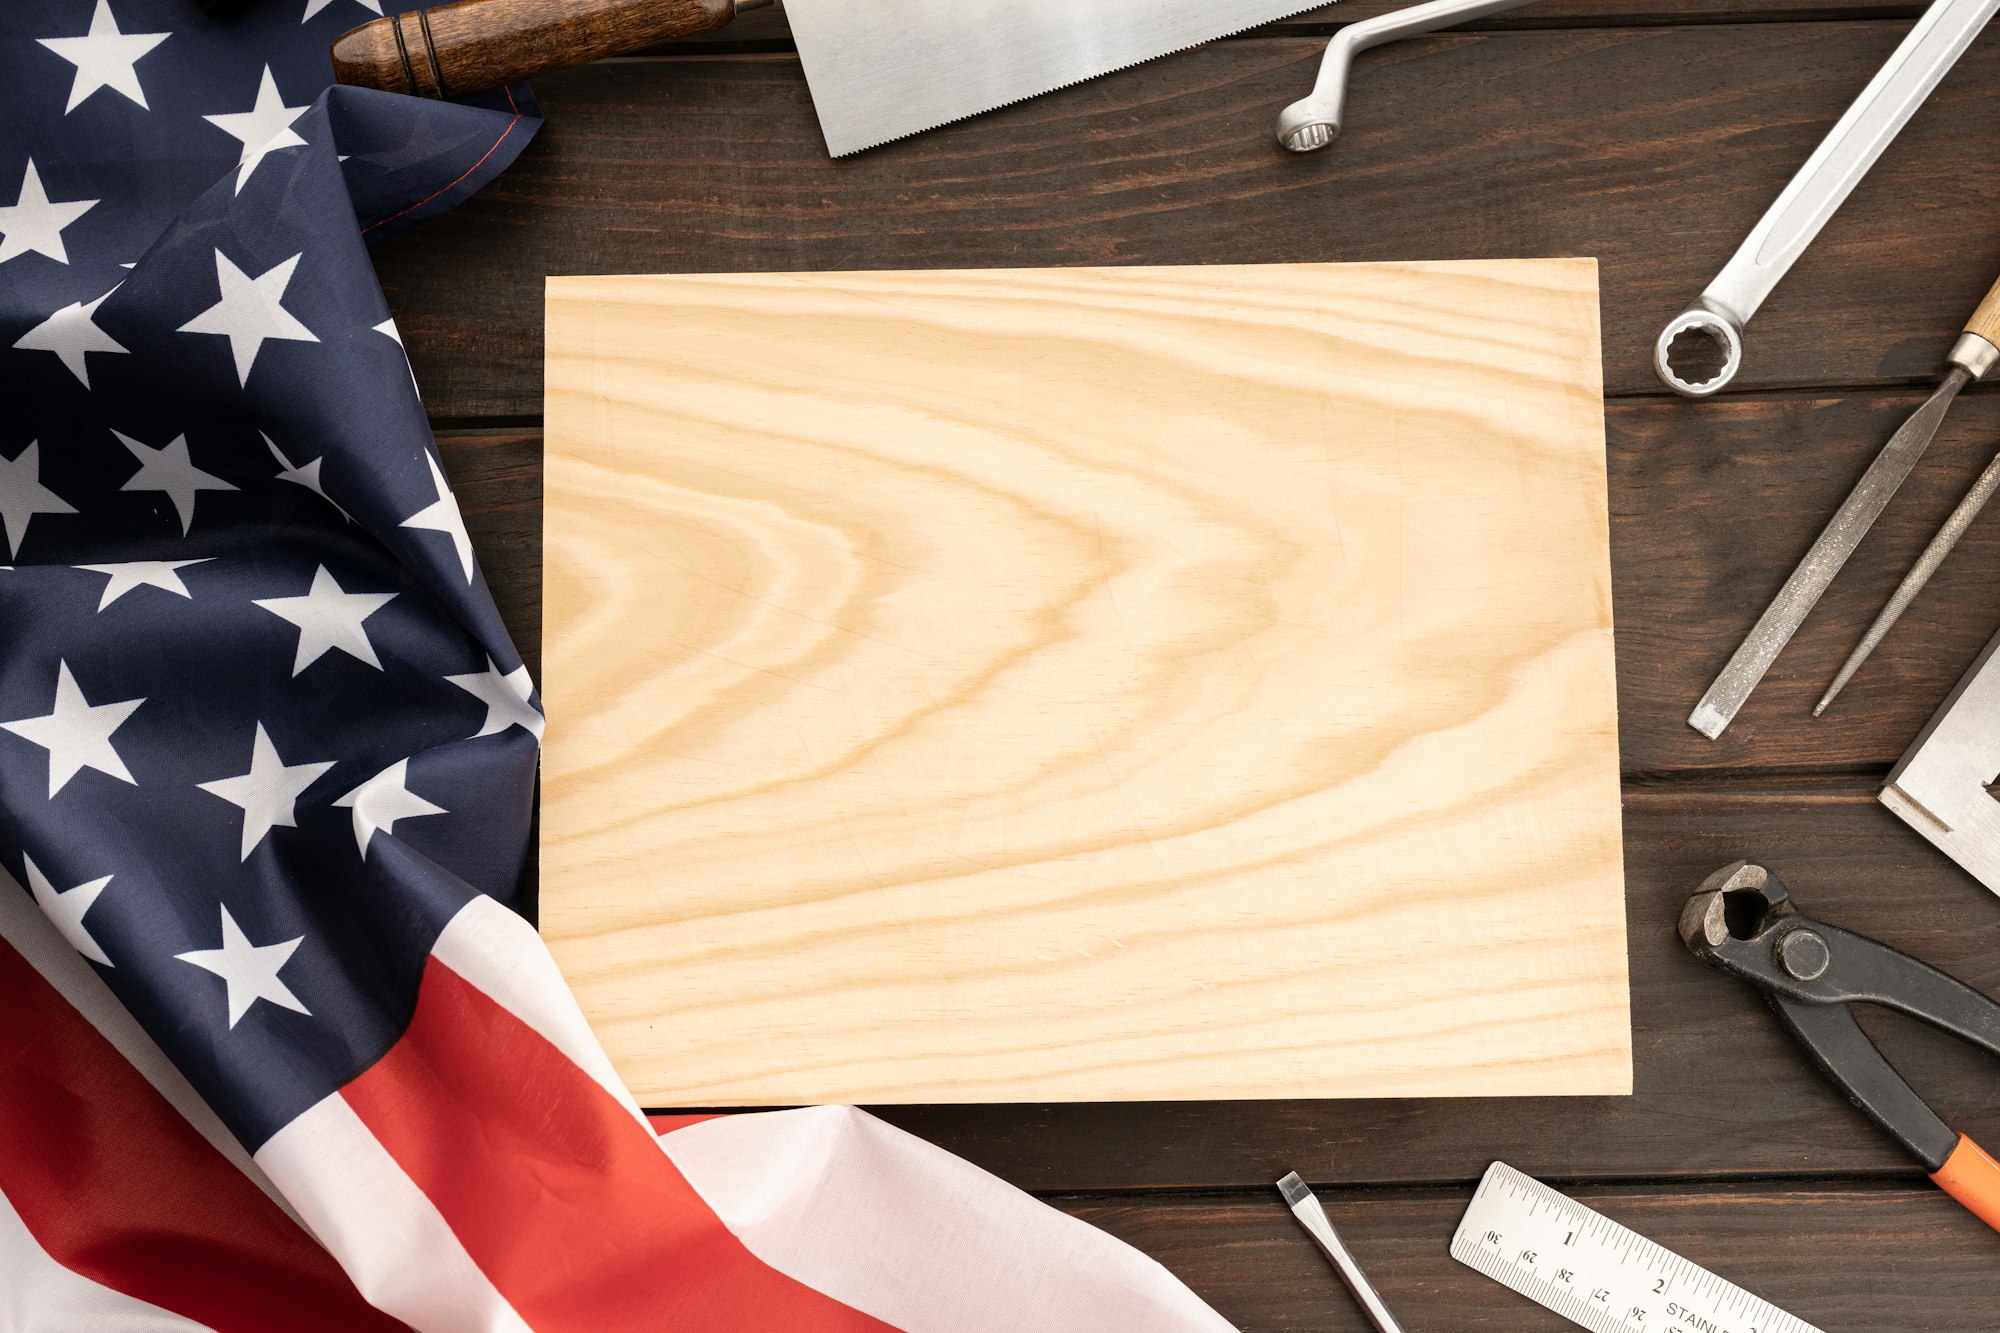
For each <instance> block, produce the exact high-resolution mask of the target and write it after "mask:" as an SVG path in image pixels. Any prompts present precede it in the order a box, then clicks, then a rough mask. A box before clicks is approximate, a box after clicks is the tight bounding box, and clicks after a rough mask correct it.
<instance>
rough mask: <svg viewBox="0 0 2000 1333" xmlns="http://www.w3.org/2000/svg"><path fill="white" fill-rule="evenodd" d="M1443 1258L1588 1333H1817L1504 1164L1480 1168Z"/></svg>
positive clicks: (1736, 1287)
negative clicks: (1481, 1175)
mask: <svg viewBox="0 0 2000 1333" xmlns="http://www.w3.org/2000/svg"><path fill="white" fill-rule="evenodd" d="M1451 1257H1452V1258H1454V1259H1456V1260H1458V1261H1459V1262H1460V1263H1462V1264H1465V1265H1467V1266H1468V1267H1471V1268H1475V1269H1477V1270H1478V1271H1479V1272H1481V1273H1484V1274H1485V1275H1486V1276H1487V1277H1490V1278H1492V1279H1493V1280H1494V1281H1496V1282H1499V1283H1502V1284H1504V1285H1506V1286H1509V1287H1512V1288H1513V1289H1514V1290H1515V1291H1518V1292H1520V1293H1521V1294H1522V1295H1523V1296H1526V1297H1527V1298H1528V1299H1530V1300H1532V1301H1534V1302H1536V1303H1537V1304H1539V1305H1543V1306H1545V1307H1547V1308H1548V1309H1551V1310H1553V1311H1555V1312H1556V1313H1557V1314H1559V1315H1561V1316H1563V1318H1565V1319H1567V1320H1569V1321H1570V1322H1571V1323H1574V1324H1580V1325H1582V1326H1583V1327H1584V1328H1588V1329H1592V1330H1594V1333H1820V1330H1819V1329H1817V1328H1815V1327H1813V1326H1812V1325H1811V1324H1808V1323H1806V1322H1805V1321H1804V1320H1803V1319H1799V1318H1797V1317H1796V1316H1794V1315H1789V1314H1786V1313H1785V1312H1784V1311H1783V1310H1780V1309H1779V1308H1778V1307H1777V1306H1775V1305H1772V1304H1771V1303H1770V1302H1769V1301H1766V1300H1762V1299H1760V1298H1758V1297H1756V1296H1753V1295H1751V1294H1750V1293H1749V1292H1747V1291H1745V1290H1743V1288H1741V1287H1739V1286H1736V1285H1735V1284H1734V1283H1731V1282H1725V1281H1723V1280H1722V1279H1721V1278H1719V1277H1717V1276H1716V1275H1715V1274H1713V1273H1711V1272H1709V1271H1708V1270H1707V1269H1705V1268H1703V1267H1701V1265H1699V1264H1695V1263H1690V1262H1689V1261H1688V1260H1686V1259H1683V1258H1681V1257H1680V1256H1679V1255H1678V1254H1675V1253H1674V1252H1673V1251H1672V1250H1669V1249H1666V1248H1665V1247H1663V1246H1660V1245H1655V1244H1654V1243H1653V1242H1652V1241H1650V1240H1647V1239H1646V1238H1645V1237H1644V1236H1641V1235H1639V1234H1638V1233H1637V1232H1635V1231H1631V1230H1628V1229H1627V1228H1625V1227H1622V1226H1619V1225H1618V1224H1617V1223H1616V1222H1613V1221H1612V1220H1611V1219H1610V1218H1608V1217H1606V1216H1604V1215H1603V1214H1602V1213H1599V1212H1597V1211H1595V1210H1593V1209H1590V1208H1586V1207H1584V1206H1583V1205H1582V1204H1580V1203H1578V1202H1576V1201H1575V1200H1574V1199H1571V1198H1568V1197H1566V1196H1564V1195H1561V1194H1558V1193H1557V1192H1556V1191H1554V1190H1552V1189H1550V1188H1549V1187H1548V1186H1546V1185H1544V1184H1542V1183H1541V1182H1540V1181H1538V1180H1535V1179H1533V1178H1531V1177H1529V1176H1524V1175H1522V1174H1521V1173H1520V1172H1519V1171H1516V1170H1515V1169H1514V1168H1513V1167H1511V1166H1508V1165H1507V1164H1506V1163H1505V1162H1495V1163H1494V1164H1493V1165H1492V1166H1490V1167H1488V1168H1487V1169H1486V1177H1485V1179H1483V1180H1481V1181H1480V1182H1479V1189H1478V1191H1477V1192H1475V1193H1474V1194H1473V1196H1472V1206H1471V1207H1470V1208H1467V1209H1466V1210H1465V1217H1464V1220H1462V1221H1461V1222H1460V1223H1459V1224H1458V1233H1457V1234H1456V1235H1455V1236H1453V1237H1452V1241H1451Z"/></svg>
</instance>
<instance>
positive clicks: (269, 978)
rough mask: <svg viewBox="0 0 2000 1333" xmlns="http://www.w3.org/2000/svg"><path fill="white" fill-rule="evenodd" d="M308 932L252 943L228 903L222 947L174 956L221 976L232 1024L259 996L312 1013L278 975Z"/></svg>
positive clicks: (225, 911)
mask: <svg viewBox="0 0 2000 1333" xmlns="http://www.w3.org/2000/svg"><path fill="white" fill-rule="evenodd" d="M304 939H305V936H303V935H301V936H299V937H298V938H297V939H291V940H285V941H284V942H283V943H280V944H252V943H251V942H250V937H249V936H248V935H245V934H244V933H243V928H242V927H241V926H239V925H237V924H236V918H235V917H233V916H231V915H229V907H228V905H227V904H224V906H223V908H222V947H221V948H220V949H193V950H190V951H189V952H187V953H177V954H175V955H174V957H176V958H178V959H180V961H182V962H183V963H193V964H194V965H195V966H196V967H199V968H204V969H206V970H208V971H210V972H213V973H215V975H217V976H218V977H221V978H222V980H223V983H224V985H226V986H227V987H228V990H229V1026H230V1027H232V1028H233V1027H235V1026H236V1024H237V1023H238V1022H239V1021H240V1020H241V1019H242V1017H243V1015H245V1014H247V1013H249V1012H250V1006H251V1005H253V1004H255V1003H257V1001H259V1000H269V1001H270V1002H271V1003H272V1004H276V1005H283V1006H284V1007H285V1008H287V1009H290V1010H291V1011H292V1012H294V1013H299V1014H306V1015H311V1013H312V1010H310V1009H308V1008H306V1007H305V1005H303V1004H301V1003H300V1002H299V997H298V996H296V995H294V994H292V988H291V987H290V986H287V985H286V984H285V983H284V982H283V981H281V980H279V979H278V972H279V969H281V968H283V967H284V965H285V964H286V963H288V962H290V961H291V960H292V953H293V951H294V950H296V949H297V948H298V947H299V945H300V943H301V942H302V941H304Z"/></svg>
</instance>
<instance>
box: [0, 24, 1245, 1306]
mask: <svg viewBox="0 0 2000 1333" xmlns="http://www.w3.org/2000/svg"><path fill="white" fill-rule="evenodd" d="M389 8H390V10H391V12H394V11H395V10H396V8H397V6H395V5H393V4H392V5H390V6H389ZM381 11H382V0H260V2H257V3H252V4H251V5H250V6H249V7H248V8H247V10H246V11H245V12H244V13H243V14H242V15H241V16H240V17H237V18H234V19H229V20H220V19H215V18H211V17H209V16H208V15H207V14H205V13H204V11H203V8H202V7H201V6H200V5H199V4H197V3H196V0H11V2H10V3H8V4H6V5H5V6H0V389H4V404H5V410H4V411H0V1327H5V1328H20V1329H33V1330H47V1329H53V1330H64V1331H66V1333H67V1331H69V1330H83V1329H88V1330H91V1331H92V1333H121V1331H122V1330H133V1331H135V1333H136V1331H139V1330H144V1331H145V1333H162V1331H164V1330H198V1329H207V1330H216V1331H217V1333H237V1331H238V1330H241V1331H242V1333H270V1331H271V1330H275V1329H285V1330H307V1331H309V1333H311V1331H317V1330H327V1331H328V1333H332V1331H333V1330H374V1329H393V1328H400V1327H414V1328H418V1329H422V1330H427V1331H430V1330H436V1331H437V1333H488V1331H492V1333H501V1331H505V1333H522V1331H523V1330H530V1329H533V1330H551V1331H552V1330H570V1329H575V1330H589V1331H590V1333H601V1331H603V1330H618V1329H649V1330H650V1329H674V1330H728V1329H742V1330H752V1329H783V1330H787V1331H788V1333H792V1331H797V1333H820V1331H824V1330H842V1331H845V1330H856V1331H860V1330H882V1329H905V1330H909V1331H910V1333H987V1331H988V1330H991V1333H1000V1331H1001V1330H1012V1329H1018V1328H1022V1327H1033V1328H1037V1329H1041V1330H1049V1331H1050V1333H1064V1331H1065V1330H1076V1331H1077V1333H1081V1331H1082V1330H1086V1329H1103V1328H1147V1329H1154V1330H1162V1331H1163V1333H1176V1331H1178V1330H1225V1329H1227V1328H1228V1327H1229V1326H1228V1324H1227V1323H1225V1322H1224V1321H1223V1320H1222V1319H1220V1317H1218V1316H1217V1315H1215V1314H1214V1312H1213V1311H1211V1310H1209V1308H1208V1307H1207V1306H1206V1305H1204V1304H1203V1303H1202V1302H1201V1301H1200V1300H1198V1299H1197V1298H1196V1297H1194V1296H1193V1295H1192V1294H1191V1293H1189V1292H1188V1291H1187V1289H1186V1288H1184V1287H1182V1286H1181V1285H1180V1284H1179V1283H1178V1282H1176V1281H1174V1279H1173V1278H1172V1277H1171V1276H1169V1275H1168V1274H1167V1273H1166V1272H1165V1270H1164V1269H1162V1268H1160V1267H1159V1266H1158V1265H1157V1264H1155V1263H1153V1262H1152V1261H1150V1260H1148V1259H1146V1258H1145V1257H1144V1256H1142V1255H1140V1254H1138V1253H1137V1252H1136V1251H1134V1250H1132V1249H1130V1248H1129V1247H1126V1246H1124V1245H1122V1244H1121V1243H1119V1242H1117V1241H1114V1240H1112V1239H1111V1238H1110V1237H1108V1236H1106V1235H1104V1234H1103V1233H1101V1232H1098V1231H1096V1230H1094V1229H1092V1228H1090V1227H1088V1226H1085V1225H1083V1224H1082V1223H1079V1222H1076V1221H1074V1220H1072V1219H1069V1218H1067V1217H1064V1216H1062V1215H1060V1214H1058V1213H1057V1212H1055V1211H1054V1210H1052V1209H1049V1208H1047V1207H1044V1206H1043V1205H1041V1204H1039V1203H1036V1202H1035V1201H1033V1200H1031V1199H1029V1198H1027V1197H1026V1196H1025V1195H1022V1194H1020V1193H1019V1192H1017V1191H1014V1190H1012V1189H1011V1188H1009V1187H1008V1186H1006V1185H1004V1184H1003V1183H1001V1182H1000V1181H998V1180H996V1179H994V1178H993V1177H991V1176H988V1175H986V1174H985V1173H983V1172H980V1171H977V1170H976V1169H974V1168H972V1167H970V1166H968V1165H966V1164H965V1163H963V1162H959V1161H957V1160H956V1159H954V1158H951V1157H950V1156H948V1155H947V1154H944V1153H942V1152H939V1151H938V1150H936V1149H934V1148H931V1147H929V1146H928V1145H925V1144H922V1143H920V1142H918V1141H917V1140H915V1139H912V1138H910V1137H909V1136H907V1135H904V1134H902V1133H900V1132H899V1131H896V1130H893V1129H891V1128H889V1127H888V1126H886V1125H884V1124H882V1123H881V1122H879V1121H876V1120H874V1119H872V1118H870V1117H867V1116H864V1115H861V1114H859V1113H857V1112H854V1111H851V1110H847V1109H844V1108H808V1109H805V1110H800V1111H786V1112H776V1113H765V1114H756V1115H740V1116H727V1117H720V1118H708V1117H680V1118H671V1119H666V1120H663V1121H661V1122H660V1123H658V1124H649V1122H648V1120H647V1118H646V1117H645V1116H643V1115H642V1114H641V1113H640V1111H639V1109H638V1108H637V1107H636V1106H635V1105H634V1104H633V1102H632V1100H631V1098H630V1096H629V1094H628V1093H627V1092H626V1090H625V1088H624V1086H623V1084H622V1083H621V1082H620V1080H619V1078H618V1076H617V1074H616V1073H615V1072H614V1071H613V1070H612V1068H611V1067H610V1064H609V1062H608V1060H606V1058H605V1056H604V1054H603V1051H602V1050H601V1048H600V1047H599V1046H598V1044H597V1043H596V1041H595V1040H594V1038H593V1037H592V1036H591V1034H590V1031H589V1028H588V1026H587V1024H586V1023H585V1021H584V1019H583V1016H582V1015H581V1013H580V1012H579V1011H578V1010H577V1008H576V1005H575V1002H574V1000H573V999H572V997H571V996H570V994H569V991H568V989H567V987H566V986H565V985H564V983H563V981H562V978H561V977H560V975H559V974H558V973H557V971H556V969H555V966H554V963H553V961H552V960H551V959H550V957H549V955H548V953H547V951H546V949H545V948H543V946H542V944H541V941H540V940H539V938H538V937H537V936H536V934H535V932H534V930H533V929H532V927H531V926H530V925H529V924H528V923H527V921H526V920H525V919H524V918H523V917H522V916H521V915H520V912H519V910H518V909H519V907H520V904H519V903H518V901H517V886H518V884H519V881H520V873H521V868H522V863H523V859H524V857H525V855H526V854H527V851H528V838H529V821H530V811H531V804H532V799H533V792H534V780H535V769H536V763H537V756H538V751H539V744H540V739H541V735H542V730H543V720H542V713H541V709H540V705H539V700H538V699H537V697H536V694H535V691H534V688H533V685H532V682H531V681H530V679H529V675H528V671H527V669H526V667H525V666H524V665H523V663H522V661H521V659H520V656H519V654H518V653H517V652H516V651H515V648H514V645H513V644H512V642H511V641H510V639H509V637H508V634H507V630H506V627H505V626H504V625H503V624H502V623H501V620H500V617H499V615H498V613H497V612H496V610H495V607H494V603H493V599H492V597H491V596H490V595H489V593H488V590H487V588H486V585H485V582H484V580H483V578H482V576H481V573H480V569H479V565H478V562H477V560H476V559H475V556H474V551H473V547H472V543H471V540H470V538H469V537H468V535H467V531H466V526H465V521H464V517H463V515H462V514H461V512H460V509H459V505H458V500H457V498H456V496H455V495H454V492H453V490H452V488H451V485H450V482H449V480H448V478H447V475H446V472H445V470H444V467H443V466H442V463H441V460H440V457H439V454H438V450H437V447H436V443H435V441H434V440H433V438H432V434H431V431H430V427H429V424H428V422H427V420H426V416H425V412H424V407H423V403H422V400H421V397H420V395H419V390H418V386H417V384H416V383H415V382H414V380H413V378H412V375H411V371H410V366H409V363H408V361H407V360H406V358H405V356H404V353H403V348H402V342H401V338H400V336H399V334H398V331H397V328H396V324H395V322H394V320H393V319H392V318H391V316H390V312H389V310H388V307H387V305H386V303H385V301H384V299H383V295H382V291H381V288H380V285H379V283H378V282H377V280H376V278H375V275H374V272H373V269H372V267H371V264H370V260H369V252H368V247H369V245H370V244H372V243H373V242H375V241H378V240H380V239H382V238H383V237H386V236H388V235H391V234H393V233H394V232H396V231H398V230H400V229H401V228H403V227H406V226H408V225H410V224H412V223H414V222H417V221H419V220H421V219H423V218H425V217H428V216H431V215H433V214H435V213H438V212H440V211H442V210H443V209H445V208H448V207H450V206H451V205H452V204H454V203H456V202H459V201H460V200H462V199H464V198H465V197H466V196H467V195H469V194H470V193H471V192H472V191H474V190H476V189H477V188H478V187H479V186H480V185H481V184H482V183H484V182H485V181H487V180H488V179H490V178H491V177H492V176H493V175H494V174H495V173H497V172H498V171H500V170H501V169H503V168H504V167H505V166H507V165H508V164H509V163H510V162H511V161H513V159H514V158H515V156H516V155H517V154H518V153H520V151H521V150H522V148H523V147H524V146H525V145H526V144H527V143H528V141H529V139H530V137H531V136H532V135H533V134H534V132H535V130H536V128H537V126H538V125H539V123H540V122H539V114H538V111H537V109H536V107H535V105H534V103H533V101H532V100H531V98H530V96H529V94H528V93H527V92H526V90H525V89H512V90H505V91H502V92H499V93H496V94H492V95H489V96H485V97H482V98H477V99H471V100H469V101H465V102H460V103H437V102H426V101H422V100H419V99H415V98H409V97H403V96H398V95H393V94H387V93H380V92H374V91H367V90H358V89H351V88H337V87H336V88H329V87H328V86H327V85H328V81H329V77H330V76H329V70H328V62H327V55H326V48H327V44H328V42H329V41H330V40H331V39H332V38H333V37H334V36H335V35H337V34H338V33H339V32H341V31H342V30H343V29H345V28H346V27H348V26H350V25H352V24H354V23H357V22H361V21H364V20H367V19H370V18H373V17H375V16H376V15H378V14H379V13H381Z"/></svg>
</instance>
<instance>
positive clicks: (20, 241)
mask: <svg viewBox="0 0 2000 1333" xmlns="http://www.w3.org/2000/svg"><path fill="white" fill-rule="evenodd" d="M102 202H103V201H102V200H101V199H76V200H72V201H71V202H69V203H63V204H57V203H51V202H50V201H49V195H48V191H46V190H44V189H43V188H42V175H41V173H40V172H38V171H36V170H35V159H34V158H32V157H31V158H29V159H28V171H27V174H26V175H25V176H23V177H22V178H21V197H20V198H18V199H16V200H15V201H14V202H13V203H11V204H8V205H5V206H0V264H4V263H6V262H7V261H8V260H10V259H12V258H14V257H15V256H16V255H25V254H27V253H28V252H29V251H30V250H32V251H34V252H35V253H36V254H38V255H47V256H48V257H49V258H50V259H53V260H55V261H56V262H57V263H58V264H67V263H68V262H69V251H68V250H67V249H65V248H64V247H63V238H62V234H63V228H64V227H67V226H69V225H70V224H71V223H72V222H75V221H76V220H77V219H78V218H80V217H82V216H83V215H84V214H85V213H88V212H89V211H90V210H91V209H93V208H95V207H97V206H98V204H100V203H102Z"/></svg>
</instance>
